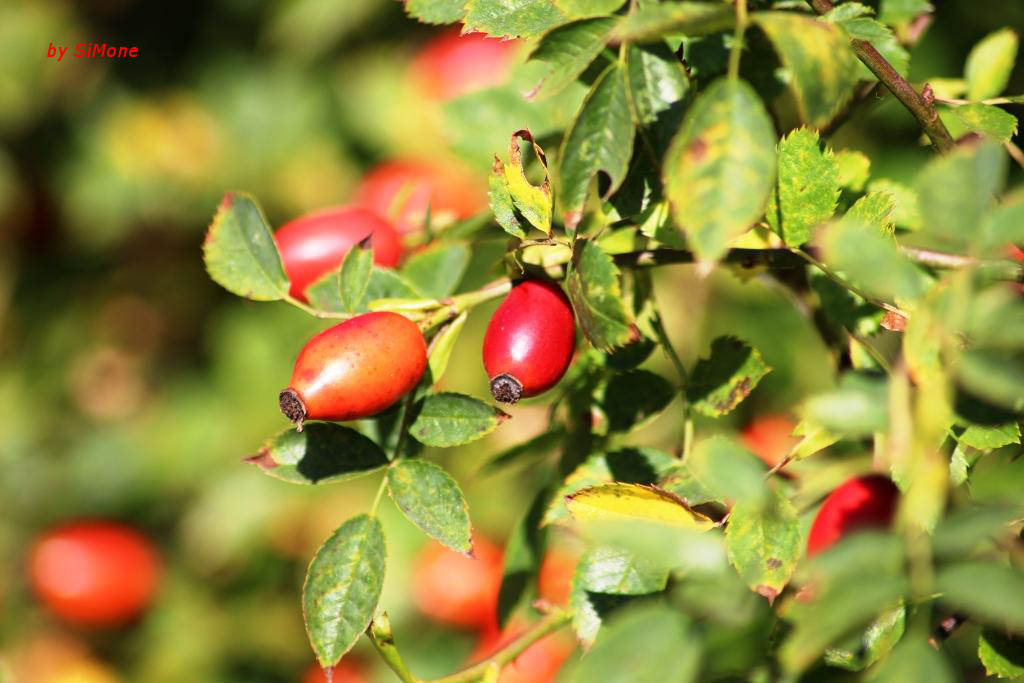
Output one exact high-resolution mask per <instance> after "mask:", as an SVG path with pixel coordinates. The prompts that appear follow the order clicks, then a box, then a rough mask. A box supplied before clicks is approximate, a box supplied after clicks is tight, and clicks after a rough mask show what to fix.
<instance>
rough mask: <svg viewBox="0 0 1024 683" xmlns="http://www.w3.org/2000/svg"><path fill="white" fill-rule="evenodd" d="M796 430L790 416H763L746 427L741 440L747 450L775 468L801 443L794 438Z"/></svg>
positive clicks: (796, 437)
mask: <svg viewBox="0 0 1024 683" xmlns="http://www.w3.org/2000/svg"><path fill="white" fill-rule="evenodd" d="M795 428H796V422H795V421H794V420H793V418H791V417H789V416H788V415H761V416H759V417H756V418H754V420H753V422H751V423H750V424H748V425H747V426H746V427H744V429H743V431H742V433H741V434H740V439H741V440H742V441H743V445H744V446H746V448H747V450H749V451H750V452H751V453H753V454H754V455H756V456H757V457H759V458H761V460H763V461H764V462H765V464H767V465H768V466H769V467H775V466H776V465H778V464H779V463H780V462H781V461H782V459H783V458H785V457H786V456H787V455H788V454H789V451H790V450H792V448H793V446H795V445H796V444H797V443H798V442H799V441H800V437H798V436H793V429H795Z"/></svg>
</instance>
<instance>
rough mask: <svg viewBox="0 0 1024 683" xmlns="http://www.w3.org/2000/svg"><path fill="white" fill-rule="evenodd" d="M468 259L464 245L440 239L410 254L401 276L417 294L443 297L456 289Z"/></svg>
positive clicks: (428, 297) (467, 250)
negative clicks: (436, 242) (440, 240)
mask: <svg viewBox="0 0 1024 683" xmlns="http://www.w3.org/2000/svg"><path fill="white" fill-rule="evenodd" d="M469 258H470V251H469V247H467V246H466V245H465V244H463V243H461V242H440V243H438V244H435V245H433V246H431V247H428V248H427V249H424V250H423V251H419V252H416V253H415V254H413V255H412V256H410V257H409V259H408V260H407V261H406V262H405V264H404V265H403V266H402V276H403V277H404V278H405V280H406V282H408V283H409V285H410V286H412V287H413V288H414V289H415V290H416V292H417V293H419V295H420V296H422V297H424V298H427V299H444V298H445V297H448V296H450V295H451V294H452V293H454V292H455V290H456V289H457V288H458V286H459V282H461V281H462V276H463V275H464V274H465V272H466V268H467V267H468V266H469ZM342 276H343V277H344V273H342Z"/></svg>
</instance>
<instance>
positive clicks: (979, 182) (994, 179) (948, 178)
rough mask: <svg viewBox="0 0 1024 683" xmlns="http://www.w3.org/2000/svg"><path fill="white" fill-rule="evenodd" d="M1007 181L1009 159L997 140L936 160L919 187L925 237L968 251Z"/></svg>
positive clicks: (964, 147)
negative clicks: (1005, 180) (977, 230)
mask: <svg viewBox="0 0 1024 683" xmlns="http://www.w3.org/2000/svg"><path fill="white" fill-rule="evenodd" d="M1005 177H1006V155H1005V154H1004V153H1003V150H1002V147H1000V145H999V143H997V142H995V141H993V140H986V141H983V142H982V143H980V144H976V145H967V146H962V147H958V148H957V149H955V150H953V151H952V152H950V153H949V154H945V155H943V156H939V157H935V158H934V159H933V160H932V161H931V162H929V164H928V165H927V166H926V167H925V168H924V170H923V171H921V173H920V174H919V175H918V179H917V183H916V189H917V196H918V206H919V208H920V211H921V218H922V219H923V220H922V226H921V234H923V235H928V236H929V237H931V238H933V239H934V240H935V241H936V242H937V243H938V244H939V245H940V246H942V247H946V248H949V249H953V250H959V249H966V248H968V247H969V246H970V244H971V241H972V240H973V239H974V234H975V230H976V227H977V226H978V225H979V224H980V223H981V219H982V215H983V214H984V213H985V211H986V210H987V209H988V208H989V207H991V206H992V205H993V204H994V202H995V195H996V193H997V192H998V191H999V190H1000V189H1001V188H1002V186H1003V180H1004V178H1005Z"/></svg>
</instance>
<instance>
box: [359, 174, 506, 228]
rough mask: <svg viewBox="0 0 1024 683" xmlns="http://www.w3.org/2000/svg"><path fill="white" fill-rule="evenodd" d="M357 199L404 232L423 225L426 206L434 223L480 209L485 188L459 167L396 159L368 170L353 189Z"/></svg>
mask: <svg viewBox="0 0 1024 683" xmlns="http://www.w3.org/2000/svg"><path fill="white" fill-rule="evenodd" d="M356 201H357V202H359V203H360V204H362V205H363V206H365V207H367V208H370V209H373V210H374V211H376V212H377V213H378V214H380V215H381V216H382V217H383V218H384V219H386V220H388V221H391V222H392V223H393V224H394V226H395V229H396V230H398V232H400V233H402V234H405V233H410V232H417V231H419V230H420V229H421V228H422V227H423V221H424V219H425V218H426V215H427V207H428V206H429V207H430V215H431V221H432V222H433V223H434V224H436V225H444V224H446V223H450V222H452V221H456V220H461V219H463V218H469V217H470V216H473V215H474V214H476V213H479V212H480V211H483V210H484V209H485V208H487V190H486V188H485V187H484V185H483V183H482V181H480V179H478V178H476V177H474V176H473V175H472V174H470V173H468V172H467V171H464V170H463V169H461V168H459V167H458V166H453V165H450V164H447V165H446V164H434V163H431V162H426V161H413V160H396V161H388V162H385V163H382V164H378V165H377V166H375V167H374V168H373V169H371V170H370V172H369V173H368V174H367V175H366V177H365V178H363V181H362V183H360V185H359V187H358V188H357V189H356Z"/></svg>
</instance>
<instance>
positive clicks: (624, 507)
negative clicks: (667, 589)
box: [566, 483, 712, 529]
mask: <svg viewBox="0 0 1024 683" xmlns="http://www.w3.org/2000/svg"><path fill="white" fill-rule="evenodd" d="M566 506H567V507H568V508H569V514H570V515H572V517H573V519H575V520H577V521H579V522H589V521H601V520H616V519H635V520H641V521H648V522H660V523H662V524H667V525H670V526H677V527H681V528H684V529H709V528H711V526H712V523H711V520H709V519H708V518H707V517H705V516H704V515H702V514H700V513H699V512H695V511H693V510H691V509H690V508H689V507H688V506H687V505H686V504H685V503H683V501H682V500H680V499H679V498H677V497H676V496H673V495H672V494H670V493H668V492H667V491H663V490H661V489H658V488H656V487H653V486H644V485H641V484H619V483H613V484H600V485H598V486H592V487H590V488H586V489H583V490H581V491H577V492H576V493H574V494H572V495H571V496H569V497H568V498H567V499H566Z"/></svg>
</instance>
